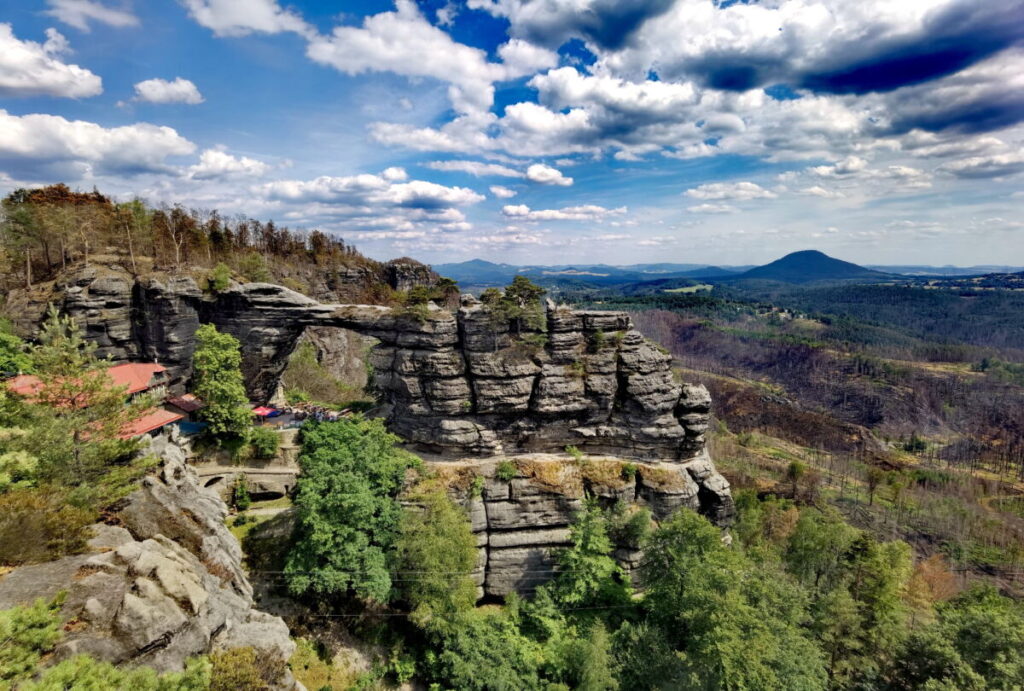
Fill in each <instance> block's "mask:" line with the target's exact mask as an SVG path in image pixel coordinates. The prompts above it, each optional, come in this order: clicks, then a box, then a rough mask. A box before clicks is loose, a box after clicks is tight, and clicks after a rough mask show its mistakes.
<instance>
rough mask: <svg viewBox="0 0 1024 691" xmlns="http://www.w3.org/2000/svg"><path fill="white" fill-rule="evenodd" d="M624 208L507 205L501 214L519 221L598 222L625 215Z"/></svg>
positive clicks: (587, 205)
mask: <svg viewBox="0 0 1024 691" xmlns="http://www.w3.org/2000/svg"><path fill="white" fill-rule="evenodd" d="M626 210H627V209H626V207H624V206H621V207H619V208H617V209H606V208H605V207H603V206H597V205H594V204H584V205H582V206H568V207H565V208H563V209H531V208H530V207H528V206H527V205H526V204H507V205H505V206H503V207H502V209H501V213H502V214H504V215H505V216H507V217H508V218H515V219H517V220H521V221H599V220H601V219H603V218H606V217H608V216H620V215H622V214H624V213H626Z"/></svg>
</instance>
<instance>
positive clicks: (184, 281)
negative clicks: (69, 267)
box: [19, 266, 710, 460]
mask: <svg viewBox="0 0 1024 691" xmlns="http://www.w3.org/2000/svg"><path fill="white" fill-rule="evenodd" d="M396 271H397V269H396ZM56 295H58V296H60V302H61V304H62V306H63V308H64V310H65V311H66V312H68V313H70V314H71V315H72V316H74V317H75V318H76V319H77V320H78V322H79V323H80V324H81V325H82V326H83V328H84V329H85V331H86V333H87V335H88V336H89V337H90V338H91V339H93V340H94V341H96V343H97V344H98V345H99V347H100V353H101V354H103V355H107V356H110V357H112V358H113V359H115V360H131V359H146V360H156V361H158V362H160V363H161V364H163V365H165V366H166V367H168V368H169V369H170V372H171V376H172V379H174V380H175V381H177V382H179V383H181V382H184V381H186V380H187V378H188V377H189V376H190V373H191V356H192V350H193V348H194V344H193V334H194V332H195V329H196V328H197V327H198V325H199V324H200V323H213V324H215V325H216V326H217V327H218V329H220V330H222V331H225V332H227V333H230V334H232V335H234V336H235V337H237V338H238V340H239V341H240V342H241V344H242V356H243V365H242V367H243V373H244V375H245V379H246V382H247V386H248V387H249V390H250V393H251V395H252V396H253V398H254V399H257V400H268V399H269V398H270V397H271V396H272V395H273V393H274V391H275V390H276V388H277V384H278V381H279V379H280V375H281V372H282V371H283V369H284V367H285V365H286V363H287V358H288V355H289V354H290V353H291V352H292V350H293V349H294V348H295V345H296V343H297V342H298V340H299V338H300V337H301V336H302V334H303V333H304V332H305V331H306V330H307V329H308V328H311V327H315V328H318V329H320V330H324V329H330V328H341V329H347V330H349V331H352V332H355V333H358V334H360V336H361V337H364V338H373V339H376V340H378V341H379V342H380V344H379V345H378V346H377V347H376V348H374V349H373V351H372V353H371V355H370V361H371V364H372V366H373V369H374V372H375V376H374V379H373V385H374V386H375V387H376V389H377V390H378V391H379V392H380V393H381V395H382V398H383V400H384V402H385V403H387V404H388V407H389V411H390V412H389V424H390V426H391V428H392V429H393V430H394V431H395V432H396V433H398V434H400V435H402V436H403V437H404V438H406V439H407V440H409V441H410V442H412V443H414V444H417V445H418V446H420V447H421V448H423V449H426V450H430V451H435V452H444V453H460V454H461V453H466V452H471V453H476V454H479V455H493V454H500V453H513V452H536V451H550V450H558V449H561V448H563V447H564V446H566V445H567V444H572V445H576V446H579V447H580V448H585V449H587V450H589V451H590V452H593V453H611V454H615V455H620V456H632V457H638V458H649V459H658V460H685V459H688V458H693V457H695V456H696V455H697V454H698V453H699V452H700V451H701V449H702V448H703V444H704V433H705V431H706V429H707V420H708V411H709V406H710V398H709V397H708V395H707V392H706V391H705V390H704V389H703V388H702V387H698V386H689V385H685V386H684V385H682V384H680V383H677V382H676V381H675V380H674V378H673V373H672V370H671V367H670V365H671V358H670V356H668V355H667V354H665V353H664V352H662V351H661V350H659V349H658V348H657V347H656V346H654V345H653V344H651V343H650V342H648V341H647V340H646V339H644V338H643V336H642V335H641V334H640V333H639V332H637V331H635V330H634V329H633V328H632V324H631V323H630V320H629V317H628V316H627V315H625V314H624V313H619V312H600V311H591V312H587V311H574V310H570V309H568V308H564V307H556V306H555V305H552V304H549V305H548V306H547V310H546V313H545V317H544V324H543V326H542V327H541V328H539V329H537V330H534V331H531V330H529V329H524V330H523V331H522V332H516V330H515V329H513V328H512V325H511V324H510V323H509V322H508V321H507V320H503V319H500V318H498V317H496V315H495V314H494V313H493V312H492V310H491V309H490V308H488V307H487V306H485V305H482V304H480V303H479V302H477V301H475V300H474V299H473V298H471V297H470V296H464V298H463V299H464V302H463V305H462V306H461V308H460V309H459V310H458V311H457V312H455V313H453V312H450V311H447V310H441V309H438V308H436V307H435V306H433V305H431V306H430V309H428V310H426V311H424V312H419V311H416V310H398V309H390V308H386V307H379V306H373V305H331V304H322V303H319V302H317V301H315V300H313V299H311V298H308V297H306V296H304V295H302V294H300V293H296V292H294V291H292V290H288V289H287V288H283V287H281V286H276V285H271V284H267V283H246V284H232V285H231V287H229V288H228V289H226V290H224V291H221V292H216V293H211V292H207V293H204V292H202V291H200V290H199V288H198V287H197V285H196V284H195V282H194V281H193V280H192V279H190V278H187V277H161V276H149V277H146V278H142V279H138V280H133V279H131V278H130V277H129V276H128V275H127V274H126V273H125V272H124V271H123V270H121V269H116V268H110V267H96V266H93V267H89V268H84V269H81V270H79V271H77V272H75V273H72V274H71V275H70V276H69V277H68V278H67V280H65V281H64V282H63V283H61V284H60V285H59V286H58V290H57V292H56ZM19 299H22V302H26V301H25V300H24V299H23V298H19ZM28 302H31V301H28ZM22 306H23V307H25V308H26V309H25V313H26V314H29V315H35V317H36V318H38V315H39V313H40V311H41V310H39V309H36V310H34V311H33V310H30V309H28V305H22Z"/></svg>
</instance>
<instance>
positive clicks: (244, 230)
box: [0, 184, 426, 303]
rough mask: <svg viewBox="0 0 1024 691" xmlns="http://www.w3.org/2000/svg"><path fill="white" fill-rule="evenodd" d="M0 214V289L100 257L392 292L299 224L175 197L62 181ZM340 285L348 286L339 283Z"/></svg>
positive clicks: (14, 197)
mask: <svg viewBox="0 0 1024 691" xmlns="http://www.w3.org/2000/svg"><path fill="white" fill-rule="evenodd" d="M0 212H2V218H0V269H2V271H0V291H3V292H7V291H10V290H12V289H15V288H31V287H32V286H33V285H35V284H37V283H40V282H45V281H49V280H52V279H53V278H54V277H55V276H56V275H57V274H58V273H59V272H61V271H62V270H64V269H67V268H68V267H69V266H80V265H86V266H88V265H89V264H90V261H92V260H95V259H96V258H97V257H101V258H102V259H103V260H104V261H105V262H109V261H113V262H115V263H116V264H118V265H120V266H121V267H122V268H124V269H125V270H127V271H129V272H131V273H133V274H135V275H145V274H149V273H153V272H164V273H178V274H191V275H194V276H196V277H197V278H201V279H204V280H205V279H206V278H207V276H208V275H209V272H210V271H211V270H213V269H215V268H216V267H218V266H223V267H224V268H223V270H224V271H227V272H229V273H228V276H227V277H230V275H232V274H233V275H234V276H236V277H237V278H239V279H242V280H248V281H275V282H278V283H280V284H282V285H284V286H286V287H288V288H292V289H294V290H298V291H300V292H304V293H307V294H310V293H312V292H313V290H314V287H315V286H317V285H320V284H323V285H325V286H326V288H327V289H328V290H340V291H341V297H344V298H346V299H350V300H352V301H361V302H385V303H386V302H389V301H390V302H394V301H395V300H396V299H397V298H396V296H395V295H394V294H393V292H389V290H388V285H387V283H388V275H387V265H386V264H383V263H381V262H377V261H375V260H372V259H369V258H367V257H365V256H363V255H362V254H360V253H359V252H358V251H357V250H356V248H355V247H353V246H352V245H349V244H347V243H345V241H344V240H342V239H340V238H337V237H335V236H333V235H330V234H327V233H324V232H321V231H319V230H312V231H308V232H307V231H297V230H292V229H289V228H288V227H286V226H281V225H278V224H276V223H274V222H273V221H266V222H264V221H260V220H257V219H254V218H249V217H247V216H244V215H236V216H231V217H228V216H224V215H222V214H220V213H219V212H218V211H217V210H215V209H197V208H186V207H184V206H183V205H181V204H174V205H169V204H160V205H158V206H151V205H149V204H147V203H146V202H144V201H143V200H141V199H133V200H131V201H128V202H120V203H118V202H115V201H113V200H112V199H111V198H109V197H107V196H105V195H103V194H102V193H100V192H99V191H96V190H94V191H92V192H79V191H73V190H71V189H70V188H68V187H67V186H66V185H63V184H57V185H51V186H49V187H43V188H38V189H31V190H28V189H19V190H15V191H14V192H12V193H10V194H9V195H8V196H7V197H5V198H4V199H3V201H2V203H0ZM398 261H400V262H402V263H406V264H411V265H415V266H421V265H419V263H418V262H415V261H414V260H411V259H402V260H398ZM392 263H393V262H392ZM423 268H424V270H426V267H423ZM346 282H348V283H352V284H353V285H351V286H343V285H342V284H345V283H346Z"/></svg>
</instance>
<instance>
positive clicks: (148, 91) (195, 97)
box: [135, 77, 203, 105]
mask: <svg viewBox="0 0 1024 691" xmlns="http://www.w3.org/2000/svg"><path fill="white" fill-rule="evenodd" d="M135 100H136V101H142V102H144V103H187V104H189V105H196V104H198V103H202V102H203V95H202V94H201V93H199V89H198V88H197V87H196V85H195V84H193V83H192V82H190V81H189V80H188V79H183V78H181V77H178V78H176V79H175V80H174V81H173V82H169V81H167V80H166V79H147V80H146V81H143V82H139V83H137V84H136V85H135Z"/></svg>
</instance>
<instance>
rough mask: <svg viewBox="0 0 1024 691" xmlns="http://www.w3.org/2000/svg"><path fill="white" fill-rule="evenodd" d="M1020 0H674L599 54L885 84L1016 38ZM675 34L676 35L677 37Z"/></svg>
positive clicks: (666, 70)
mask: <svg viewBox="0 0 1024 691" xmlns="http://www.w3.org/2000/svg"><path fill="white" fill-rule="evenodd" d="M1021 9H1022V5H1021V3H1020V2H1019V0H1009V1H1007V2H993V3H977V2H972V1H971V0H930V1H928V2H919V3H896V4H894V3H892V2H888V1H887V0H863V1H862V2H857V3H850V2H846V1H845V0H791V1H790V2H783V3H745V2H736V3H731V4H729V5H728V6H723V5H722V4H719V3H711V2H691V1H688V0H680V1H678V2H675V3H673V4H672V7H671V9H670V10H669V11H668V12H666V13H665V14H663V15H662V16H660V17H659V18H658V21H653V22H645V23H644V24H643V25H642V26H640V27H639V29H638V30H637V32H636V33H635V36H634V40H632V41H631V42H629V43H628V44H627V45H625V46H624V47H623V48H622V49H621V50H618V51H615V52H614V53H613V54H611V55H609V56H608V57H607V61H608V63H609V64H610V65H613V66H614V67H616V68H618V69H619V70H620V71H632V72H633V73H640V74H642V73H643V72H641V70H644V71H646V70H647V69H650V68H652V67H656V68H657V70H658V74H659V76H661V77H662V78H665V79H670V80H675V79H678V78H680V77H683V76H689V77H692V78H695V79H699V80H701V81H702V82H703V83H704V84H706V85H708V86H711V87H714V88H718V89H726V90H737V91H743V90H747V89H751V88H756V87H760V86H765V85H768V84H772V83H775V82H782V83H788V84H791V85H793V86H796V87H802V88H806V89H811V90H814V91H817V92H822V93H837V94H847V93H853V94H863V93H869V92H878V91H891V90H893V89H896V88H899V87H901V86H906V85H908V84H917V83H922V82H925V81H929V80H932V79H937V78H940V77H943V76H946V75H950V74H953V73H955V72H957V71H959V70H961V69H964V68H966V67H969V66H971V65H973V64H975V63H977V62H980V61H982V60H984V59H986V58H988V57H990V56H992V55H994V54H996V53H998V52H999V51H1001V50H1004V49H1005V48H1007V47H1009V46H1011V45H1013V44H1015V43H1017V42H1019V41H1021V39H1022V38H1024V27H1022V25H1021V22H1020V21H1019V18H1020V12H1021ZM680 37H684V39H683V40H680Z"/></svg>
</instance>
